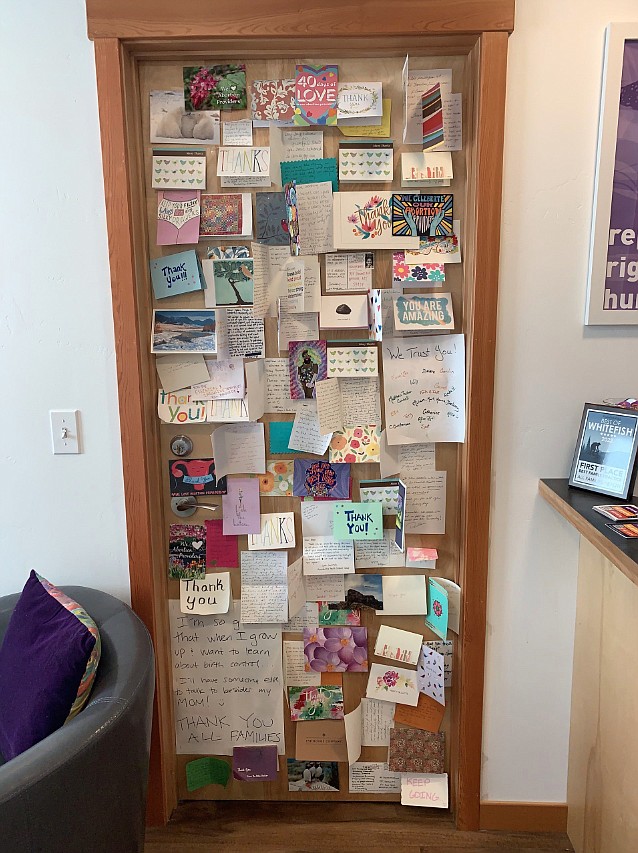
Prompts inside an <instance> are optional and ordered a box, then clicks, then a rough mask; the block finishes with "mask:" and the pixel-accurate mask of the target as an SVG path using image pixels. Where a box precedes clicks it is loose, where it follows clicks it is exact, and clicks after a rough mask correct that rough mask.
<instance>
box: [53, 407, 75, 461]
mask: <svg viewBox="0 0 638 853" xmlns="http://www.w3.org/2000/svg"><path fill="white" fill-rule="evenodd" d="M78 415H79V412H78V410H77V409H68V410H66V411H54V412H49V416H50V418H51V439H52V441H53V452H54V453H79V452H80V427H79V421H78Z"/></svg>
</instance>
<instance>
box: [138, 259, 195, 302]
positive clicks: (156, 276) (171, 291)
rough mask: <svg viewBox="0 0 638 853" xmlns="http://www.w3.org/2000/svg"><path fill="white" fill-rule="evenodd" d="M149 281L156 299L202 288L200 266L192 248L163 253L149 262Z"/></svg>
mask: <svg viewBox="0 0 638 853" xmlns="http://www.w3.org/2000/svg"><path fill="white" fill-rule="evenodd" d="M149 267H150V270H151V283H152V285H153V293H154V294H155V298H156V299H166V297H168V296H179V294H181V293H192V292H193V291H196V290H202V289H203V286H204V285H203V275H202V268H201V266H200V263H199V257H198V256H197V252H196V251H195V250H194V249H190V250H189V251H187V252H178V253H177V254H176V255H164V256H163V257H161V258H153V260H152V261H150V262H149Z"/></svg>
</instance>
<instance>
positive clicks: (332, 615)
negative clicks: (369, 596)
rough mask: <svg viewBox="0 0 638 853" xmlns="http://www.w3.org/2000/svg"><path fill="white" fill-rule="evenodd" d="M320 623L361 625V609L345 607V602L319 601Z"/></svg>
mask: <svg viewBox="0 0 638 853" xmlns="http://www.w3.org/2000/svg"><path fill="white" fill-rule="evenodd" d="M317 604H318V605H319V625H322V626H323V625H354V626H359V625H361V611H360V610H359V609H358V608H355V607H347V608H344V606H343V603H334V602H332V601H318V602H317Z"/></svg>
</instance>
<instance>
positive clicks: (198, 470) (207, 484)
mask: <svg viewBox="0 0 638 853" xmlns="http://www.w3.org/2000/svg"><path fill="white" fill-rule="evenodd" d="M168 475H169V478H170V489H171V497H172V498H177V497H192V496H197V495H225V494H226V477H220V478H219V480H217V479H216V478H215V460H214V459H192V458H190V457H189V458H188V459H169V460H168Z"/></svg>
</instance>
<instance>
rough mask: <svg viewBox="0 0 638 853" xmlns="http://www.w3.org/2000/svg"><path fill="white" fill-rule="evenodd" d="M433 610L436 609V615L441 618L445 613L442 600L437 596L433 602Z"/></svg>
mask: <svg viewBox="0 0 638 853" xmlns="http://www.w3.org/2000/svg"><path fill="white" fill-rule="evenodd" d="M432 610H433V611H434V615H435V616H438V617H439V619H440V618H441V616H442V615H443V607H442V606H441V602H440V601H439V600H438V599H436V598H435V599H434V601H433V602H432Z"/></svg>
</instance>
